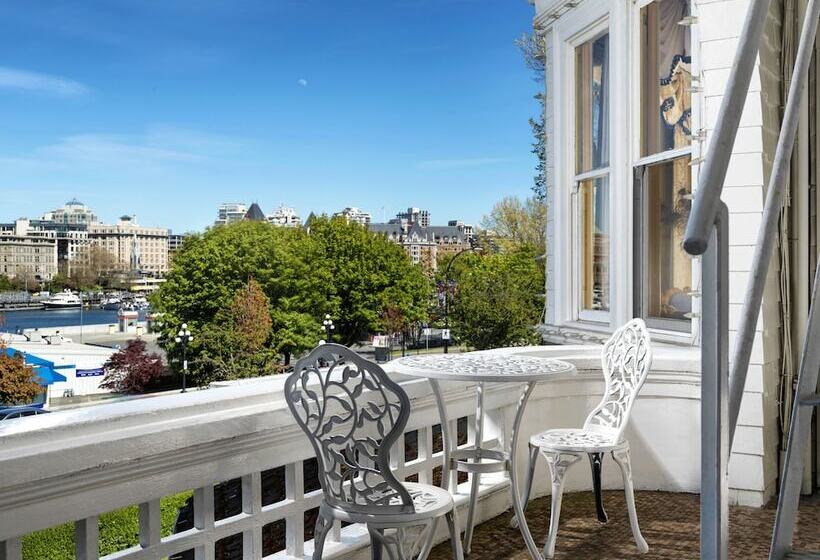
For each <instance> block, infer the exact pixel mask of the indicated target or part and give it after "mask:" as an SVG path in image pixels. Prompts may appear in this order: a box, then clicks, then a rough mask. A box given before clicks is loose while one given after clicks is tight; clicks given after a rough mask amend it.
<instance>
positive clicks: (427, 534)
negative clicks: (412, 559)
mask: <svg viewBox="0 0 820 560" xmlns="http://www.w3.org/2000/svg"><path fill="white" fill-rule="evenodd" d="M439 519H440V518H438V517H437V518H435V519H431V520H430V521H428V522H427V523H426V524H425V527H424V529H422V535H421V536H422V537H423V538H422V539H421V549H420V550H419V555H418V556H417V557H416V560H426V559H427V557H428V556H429V555H430V551H431V550H433V539H434V538H435V537H436V531H438V522H439Z"/></svg>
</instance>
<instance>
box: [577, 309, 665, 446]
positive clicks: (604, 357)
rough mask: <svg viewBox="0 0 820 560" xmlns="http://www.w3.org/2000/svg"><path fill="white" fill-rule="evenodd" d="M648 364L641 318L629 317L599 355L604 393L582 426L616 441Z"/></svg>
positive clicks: (649, 351)
mask: <svg viewBox="0 0 820 560" xmlns="http://www.w3.org/2000/svg"><path fill="white" fill-rule="evenodd" d="M651 364H652V349H651V347H650V339H649V333H648V331H647V330H646V324H645V323H644V322H643V320H641V319H633V320H631V321H630V322H628V323H627V324H625V325H624V326H622V327H620V328H619V329H618V330H617V331H615V333H613V335H612V337H611V338H610V339H609V340H608V341H607V342H606V344H604V349H603V352H602V354H601V365H602V368H603V372H604V379H605V381H606V387H605V389H604V396H603V398H602V399H601V402H600V403H599V404H598V406H597V407H595V409H594V410H593V411H592V412H591V413H590V414H589V416H588V417H587V419H586V422H585V423H584V429H585V430H588V431H591V432H597V433H601V434H606V435H609V436H612V437H614V439H615V441H620V439H621V437H622V436H623V431H624V429H625V428H626V424H627V422H628V421H629V414H630V412H631V411H632V405H633V403H634V402H635V398H636V397H637V396H638V393H639V392H640V390H641V387H643V384H644V381H646V376H647V374H648V373H649V368H650V366H651Z"/></svg>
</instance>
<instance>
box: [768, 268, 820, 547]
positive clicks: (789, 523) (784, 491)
mask: <svg viewBox="0 0 820 560" xmlns="http://www.w3.org/2000/svg"><path fill="white" fill-rule="evenodd" d="M811 302H812V303H811V308H810V309H809V320H808V325H807V327H806V335H805V338H804V339H803V349H802V351H801V356H800V373H799V374H798V377H797V384H798V385H797V391H796V392H795V394H794V406H793V407H792V416H791V425H790V427H789V441H788V445H786V459H785V461H784V464H783V475H782V476H781V477H780V496H779V498H778V503H777V515H776V516H775V519H774V532H773V536H772V548H771V551H770V553H769V559H770V560H781V559H782V558H783V557H784V556H785V555H786V553H788V552H789V551H790V550H791V547H792V539H793V537H794V524H795V520H796V517H797V507H798V505H799V503H800V487H801V486H802V476H801V475H802V472H803V469H804V464H803V452H804V449H805V447H806V443H807V441H808V438H809V436H810V435H811V415H812V412H813V407H811V406H808V405H807V403H803V404H801V403H800V401H801V400H804V399H808V398H810V397H812V395H813V394H814V392H815V391H816V390H817V376H818V371H820V344H817V340H818V339H820V266H818V267H817V270H816V271H815V274H814V287H813V288H812V298H811Z"/></svg>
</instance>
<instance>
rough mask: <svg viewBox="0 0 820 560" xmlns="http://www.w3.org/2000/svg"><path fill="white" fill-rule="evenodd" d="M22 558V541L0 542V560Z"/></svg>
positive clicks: (9, 540)
mask: <svg viewBox="0 0 820 560" xmlns="http://www.w3.org/2000/svg"><path fill="white" fill-rule="evenodd" d="M22 557H23V540H22V539H21V538H14V539H8V540H6V541H0V560H20V559H21V558H22Z"/></svg>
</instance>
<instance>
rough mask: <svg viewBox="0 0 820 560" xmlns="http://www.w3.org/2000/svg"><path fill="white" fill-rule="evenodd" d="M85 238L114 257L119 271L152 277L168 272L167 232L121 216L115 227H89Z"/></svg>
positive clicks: (98, 225) (104, 225)
mask: <svg viewBox="0 0 820 560" xmlns="http://www.w3.org/2000/svg"><path fill="white" fill-rule="evenodd" d="M88 237H89V239H90V240H91V242H92V243H93V244H94V245H97V246H99V247H101V248H102V249H104V250H105V251H106V252H108V253H110V254H111V255H113V256H114V259H115V261H116V262H117V263H118V265H119V266H121V267H126V268H131V269H138V270H141V271H144V272H148V273H152V274H164V273H165V272H167V271H168V230H167V229H165V228H160V227H146V226H141V225H139V224H138V223H137V220H136V217H134V216H122V217H121V218H120V220H119V222H118V223H117V224H115V225H108V224H91V225H90V226H89V228H88Z"/></svg>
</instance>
